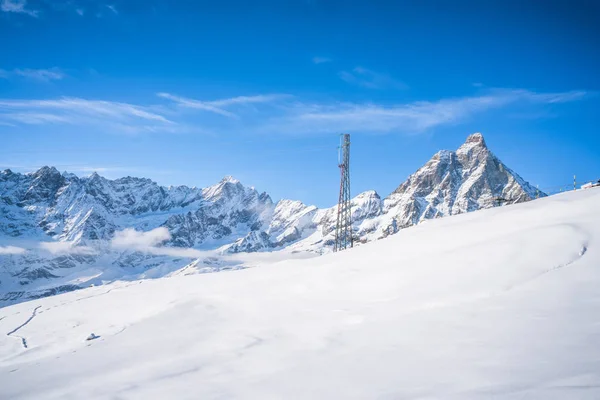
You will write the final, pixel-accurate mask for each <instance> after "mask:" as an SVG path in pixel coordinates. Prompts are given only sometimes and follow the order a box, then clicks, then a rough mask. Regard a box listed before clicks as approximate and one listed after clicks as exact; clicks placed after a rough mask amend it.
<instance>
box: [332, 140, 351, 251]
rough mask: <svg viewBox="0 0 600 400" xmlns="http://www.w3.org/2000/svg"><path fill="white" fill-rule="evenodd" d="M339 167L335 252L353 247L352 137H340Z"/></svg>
mask: <svg viewBox="0 0 600 400" xmlns="http://www.w3.org/2000/svg"><path fill="white" fill-rule="evenodd" d="M338 167H339V168H340V175H341V176H340V197H339V201H338V213H337V223H336V226H335V246H334V248H333V251H340V250H344V249H346V248H348V247H353V242H352V209H351V204H350V135H349V134H348V133H344V134H342V135H340V147H339V148H338Z"/></svg>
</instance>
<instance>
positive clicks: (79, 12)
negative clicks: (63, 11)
mask: <svg viewBox="0 0 600 400" xmlns="http://www.w3.org/2000/svg"><path fill="white" fill-rule="evenodd" d="M75 12H76V13H77V14H79V16H81V17H83V14H85V10H84V9H83V8H77V9H75Z"/></svg>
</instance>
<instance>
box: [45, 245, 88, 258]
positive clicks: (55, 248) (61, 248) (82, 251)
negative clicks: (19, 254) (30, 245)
mask: <svg viewBox="0 0 600 400" xmlns="http://www.w3.org/2000/svg"><path fill="white" fill-rule="evenodd" d="M39 246H40V248H41V249H42V250H45V251H47V252H49V253H51V254H53V255H61V254H78V255H85V256H90V255H94V254H96V250H94V249H93V248H91V247H89V246H77V245H76V244H75V243H74V242H41V243H40V244H39Z"/></svg>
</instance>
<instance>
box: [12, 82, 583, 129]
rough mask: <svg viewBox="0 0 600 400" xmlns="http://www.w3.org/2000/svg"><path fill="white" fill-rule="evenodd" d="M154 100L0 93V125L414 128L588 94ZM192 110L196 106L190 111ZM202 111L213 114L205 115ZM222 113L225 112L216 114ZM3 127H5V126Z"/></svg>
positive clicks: (516, 92)
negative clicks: (381, 99) (135, 101)
mask: <svg viewBox="0 0 600 400" xmlns="http://www.w3.org/2000/svg"><path fill="white" fill-rule="evenodd" d="M158 96H160V97H161V98H163V99H166V100H168V102H166V103H165V104H160V105H146V106H143V105H137V104H130V103H122V102H114V101H105V100H87V99H81V98H59V99H54V100H2V99H0V125H15V124H16V125H20V124H26V125H40V124H70V125H73V126H93V127H95V128H96V129H101V130H103V131H108V132H120V133H140V132H181V131H187V129H188V127H191V126H193V127H194V128H193V129H194V130H195V131H198V132H211V133H216V134H218V133H221V132H228V131H231V130H232V129H244V130H245V131H246V132H249V133H257V134H259V133H267V134H320V133H333V132H340V131H346V132H364V133H391V132H396V133H404V134H418V133H422V132H426V131H428V130H430V129H433V128H435V127H438V126H443V125H450V124H460V123H464V122H466V121H468V120H469V119H471V118H472V117H474V116H476V115H479V114H482V113H484V112H487V111H489V110H499V109H503V108H506V109H507V110H508V114H507V115H510V113H511V112H512V113H514V111H515V108H518V109H519V111H520V112H528V113H534V112H539V111H540V108H541V107H540V105H554V106H558V105H560V104H561V103H566V102H573V101H579V100H582V99H585V98H587V97H589V96H590V93H589V92H586V91H568V92H535V91H531V90H525V89H498V88H483V89H481V90H479V93H478V94H475V95H472V96H466V97H455V98H442V99H439V100H430V101H415V102H396V103H385V104H383V103H373V102H339V101H335V100H329V101H318V102H314V101H309V100H303V99H301V98H299V97H294V96H291V95H282V94H263V95H254V96H236V97H231V98H226V99H217V100H197V99H191V98H186V97H181V96H177V95H174V94H169V93H158ZM194 110H199V111H202V112H203V113H197V112H196V113H194V112H190V111H194ZM205 112H208V113H210V114H215V115H212V116H211V115H205ZM198 114H200V115H198ZM221 117H226V118H221ZM4 129H8V128H4Z"/></svg>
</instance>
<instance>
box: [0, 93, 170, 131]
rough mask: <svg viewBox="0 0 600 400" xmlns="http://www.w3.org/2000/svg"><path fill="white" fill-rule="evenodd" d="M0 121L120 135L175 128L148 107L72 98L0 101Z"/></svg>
mask: <svg viewBox="0 0 600 400" xmlns="http://www.w3.org/2000/svg"><path fill="white" fill-rule="evenodd" d="M0 121H7V122H9V123H10V122H14V121H18V122H21V123H23V124H41V123H68V124H77V125H95V126H99V127H101V128H102V129H104V130H113V131H118V132H124V133H139V132H165V131H173V130H175V125H176V124H175V123H174V122H173V121H171V120H169V119H167V118H166V117H165V116H163V115H161V114H159V113H158V112H156V111H153V110H151V109H150V108H149V107H144V106H139V105H134V104H128V103H120V102H114V101H103V100H86V99H81V98H73V97H63V98H60V99H55V100H10V99H4V100H3V99H0Z"/></svg>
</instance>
